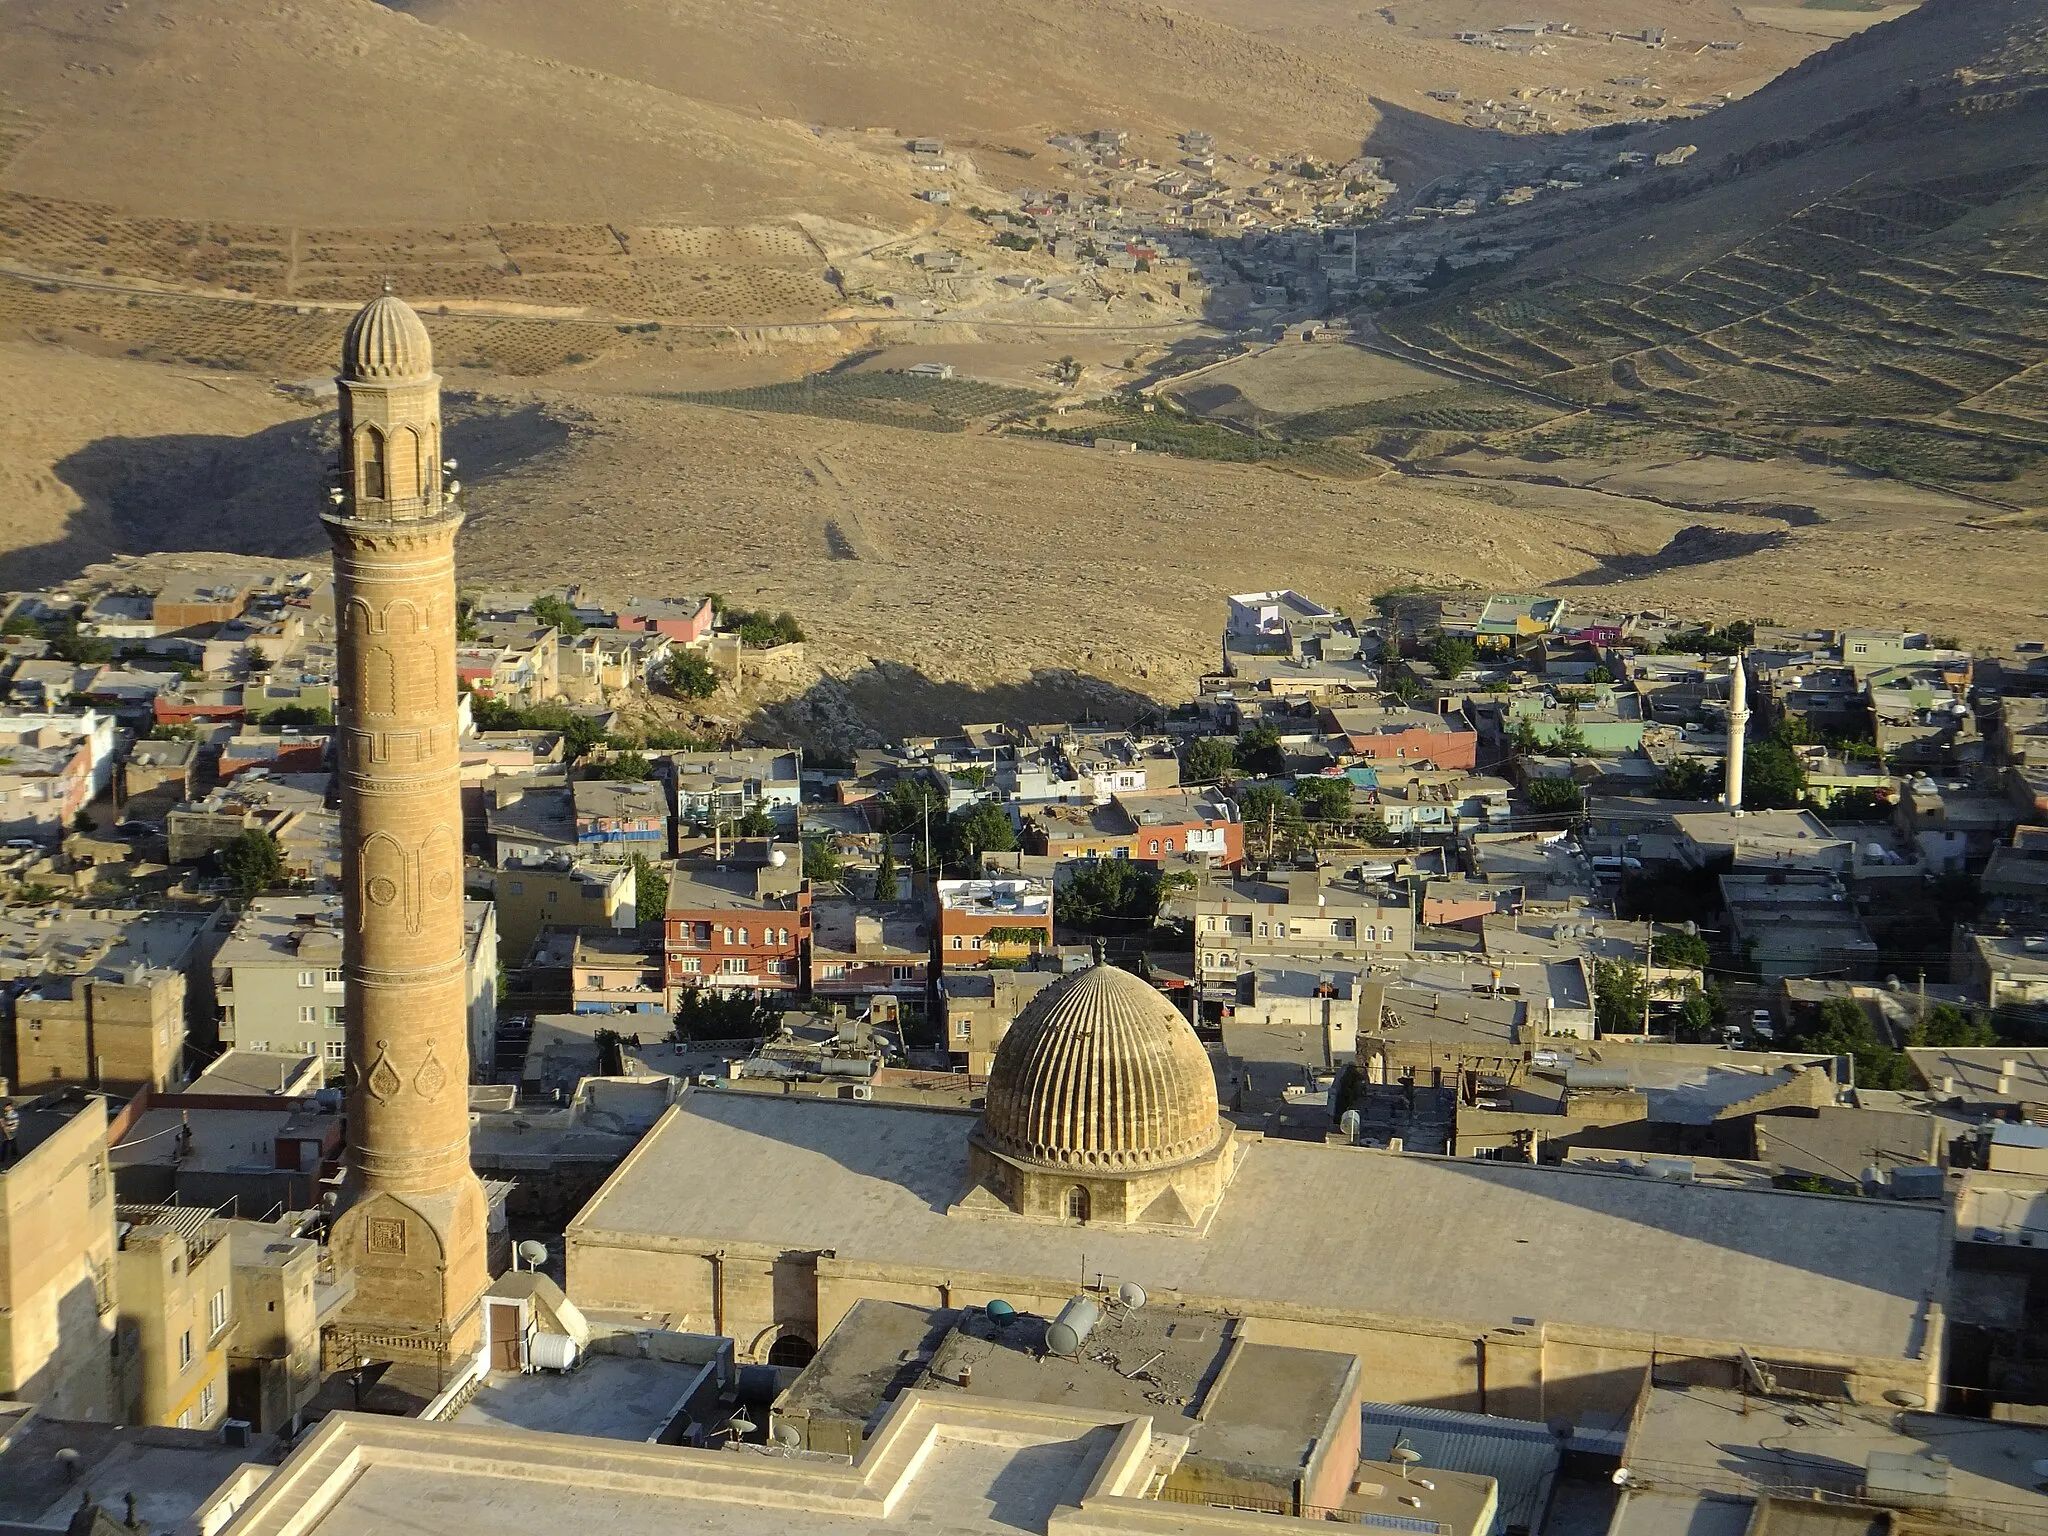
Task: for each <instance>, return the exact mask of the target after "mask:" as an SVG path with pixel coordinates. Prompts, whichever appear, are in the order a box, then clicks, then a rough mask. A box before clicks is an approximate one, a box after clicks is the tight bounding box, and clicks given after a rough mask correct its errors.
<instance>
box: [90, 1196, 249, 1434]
mask: <svg viewBox="0 0 2048 1536" xmlns="http://www.w3.org/2000/svg"><path fill="white" fill-rule="evenodd" d="M118 1215H119V1218H120V1222H121V1228H120V1243H121V1245H120V1251H119V1254H118V1260H119V1273H120V1290H119V1295H120V1302H121V1324H122V1327H123V1329H124V1330H131V1329H132V1330H133V1332H134V1335H135V1339H136V1343H137V1346H138V1353H139V1355H140V1359H141V1370H140V1382H139V1384H138V1385H139V1391H138V1394H137V1400H136V1401H135V1403H134V1404H132V1405H131V1407H130V1412H129V1414H128V1417H130V1418H132V1419H133V1420H134V1421H135V1422H137V1423H141V1424H156V1425H161V1426H164V1427H168V1428H177V1429H211V1428H213V1426H214V1425H216V1424H218V1423H219V1422H220V1421H221V1420H222V1419H224V1418H226V1417H227V1412H228V1339H229V1336H230V1335H231V1334H232V1332H233V1330H234V1321H235V1308H234V1272H233V1268H232V1265H231V1261H230V1248H229V1246H228V1241H227V1236H228V1232H227V1225H226V1223H224V1222H221V1221H219V1220H216V1219H215V1218H214V1216H213V1214H212V1213H211V1212H209V1211H207V1210H206V1209H205V1208H203V1207H199V1206H186V1205H123V1206H121V1207H119V1208H118Z"/></svg>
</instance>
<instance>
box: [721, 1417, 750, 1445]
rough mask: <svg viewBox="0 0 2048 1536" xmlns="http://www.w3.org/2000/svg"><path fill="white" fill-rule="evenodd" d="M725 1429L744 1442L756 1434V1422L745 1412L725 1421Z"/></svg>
mask: <svg viewBox="0 0 2048 1536" xmlns="http://www.w3.org/2000/svg"><path fill="white" fill-rule="evenodd" d="M725 1427H726V1428H727V1429H728V1430H730V1431H731V1432H732V1434H733V1436H734V1437H735V1438H736V1439H742V1440H744V1439H745V1438H746V1437H747V1436H748V1435H751V1434H752V1433H753V1432H754V1421H753V1420H752V1419H750V1418H748V1417H747V1416H746V1414H745V1413H743V1412H742V1413H736V1414H734V1415H733V1416H732V1417H731V1418H729V1419H727V1420H726V1421H725Z"/></svg>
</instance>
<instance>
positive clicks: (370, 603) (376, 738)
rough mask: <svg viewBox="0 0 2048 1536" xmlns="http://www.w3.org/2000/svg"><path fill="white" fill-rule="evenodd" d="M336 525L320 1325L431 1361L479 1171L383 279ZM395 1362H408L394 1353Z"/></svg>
mask: <svg viewBox="0 0 2048 1536" xmlns="http://www.w3.org/2000/svg"><path fill="white" fill-rule="evenodd" d="M336 382H337V383H338V384H339V386H340V391H341V485H340V489H339V490H338V492H336V493H334V497H333V500H334V506H333V507H332V509H331V510H330V511H329V512H328V513H327V514H326V515H325V516H324V517H323V519H322V520H323V521H324V522H325V523H326V524H327V533H328V537H329V538H330V539H332V541H333V543H334V616H335V628H336V632H337V634H338V636H339V640H340V651H341V657H340V661H341V674H340V685H339V689H338V694H339V706H340V707H339V710H338V712H337V725H338V727H339V738H340V740H339V749H340V772H341V828H342V891H343V896H342V902H343V911H344V914H345V916H346V919H347V921H346V925H345V926H346V938H345V940H344V953H343V965H344V968H345V969H344V974H345V976H346V979H347V987H348V996H347V1003H348V1139H349V1148H348V1174H347V1180H346V1183H345V1185H344V1187H343V1191H342V1196H341V1202H340V1210H339V1214H338V1215H337V1217H336V1219H335V1222H334V1226H333V1229H332V1231H331V1233H330V1235H329V1245H330V1248H331V1250H332V1252H333V1255H334V1259H335V1262H336V1264H337V1266H338V1267H340V1268H342V1269H345V1270H348V1271H351V1272H353V1274H354V1276H355V1282H356V1292H355V1298H354V1300H353V1301H352V1302H351V1303H350V1305H349V1306H348V1308H347V1309H346V1311H345V1312H344V1314H343V1317H342V1320H341V1322H340V1324H339V1325H338V1326H337V1327H336V1328H335V1329H333V1330H332V1331H331V1332H330V1335H329V1340H328V1343H329V1349H328V1355H329V1359H330V1362H332V1363H346V1362H348V1361H350V1360H352V1359H353V1358H356V1357H368V1358H371V1359H385V1360H393V1361H396V1362H398V1364H399V1365H400V1366H401V1367H406V1368H410V1367H419V1368H421V1371H422V1372H423V1373H428V1374H432V1375H434V1376H436V1377H438V1376H441V1375H445V1373H446V1371H447V1369H448V1367H449V1365H450V1363H451V1362H452V1361H454V1360H457V1359H459V1358H460V1357H461V1356H463V1355H466V1354H468V1353H470V1352H471V1351H473V1350H474V1349H475V1348H476V1347H477V1345H478V1343H479V1341H480V1338H481V1328H482V1320H481V1317H480V1315H479V1311H480V1309H479V1307H478V1305H477V1298H478V1297H479V1296H480V1295H481V1294H482V1292H483V1289H484V1287H485V1286H486V1285H487V1284H489V1274H488V1271H487V1266H486V1260H485V1242H486V1227H487V1214H486V1210H485V1203H484V1194H483V1187H482V1185H481V1184H479V1183H478V1182H477V1177H476V1175H475V1174H474V1173H472V1172H471V1171H470V1166H469V1101H468V1084H469V1046H468V1038H467V1029H466V1017H465V1014H466V1003H467V998H466V986H465V981H464V969H465V966H464V950H463V935H462V802H461V796H460V789H459V771H460V770H459V765H458V757H457V753H456V693H455V530H456V529H457V528H458V527H460V526H461V524H462V514H461V513H460V512H459V511H458V510H457V509H456V507H455V504H454V502H453V501H452V500H451V499H450V497H449V495H448V493H447V492H446V491H444V490H443V488H442V483H441V380H440V376H439V375H438V374H436V373H435V372H434V353H433V344H432V343H431V342H430V341H429V340H428V337H427V328H426V327H425V326H424V325H422V324H421V323H420V317H419V316H418V315H416V314H414V313H413V311H412V310H411V309H410V308H408V307H407V306H406V305H405V304H404V303H403V302H401V301H400V300H398V299H396V298H393V297H392V296H391V295H390V294H389V293H386V294H385V295H384V296H383V297H382V298H378V299H374V300H372V301H371V302H370V303H369V304H368V305H367V306H365V307H364V309H363V310H362V311H361V313H359V314H358V315H357V316H356V317H355V319H354V320H352V321H351V322H350V323H349V327H348V334H347V337H346V339H345V340H344V341H343V343H342V356H341V376H340V378H339V379H338V380H337V381H336ZM407 1373H408V1374H409V1375H412V1374H415V1373H414V1372H412V1371H411V1370H409V1369H408V1372H407Z"/></svg>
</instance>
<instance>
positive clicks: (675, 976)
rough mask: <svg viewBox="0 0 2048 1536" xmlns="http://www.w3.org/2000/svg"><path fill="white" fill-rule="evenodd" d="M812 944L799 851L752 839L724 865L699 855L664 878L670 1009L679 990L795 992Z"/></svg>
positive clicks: (737, 848) (807, 894) (665, 969)
mask: <svg viewBox="0 0 2048 1536" xmlns="http://www.w3.org/2000/svg"><path fill="white" fill-rule="evenodd" d="M810 943H811V885H810V882H809V881H808V880H806V879H804V873H803V852H802V850H801V849H799V848H797V847H795V846H793V845H791V844H787V843H781V844H770V843H769V842H767V841H766V840H765V839H763V840H752V839H749V840H747V841H744V842H740V843H737V844H735V845H734V847H733V850H732V852H731V853H730V854H729V855H728V856H727V857H726V858H725V859H724V860H722V861H715V860H713V859H712V858H710V857H707V856H703V855H697V856H693V857H691V858H688V859H685V860H683V861H682V862H681V863H680V864H679V865H678V866H677V868H676V871H675V873H674V874H673V875H672V876H671V877H670V879H669V887H668V907H667V910H666V911H665V912H664V913H663V932H662V952H663V972H664V980H665V981H666V983H667V989H668V1004H669V1006H670V1007H671V1008H673V1007H674V1006H675V1005H676V1003H677V1001H678V1000H679V999H680V997H681V995H682V993H683V992H685V991H688V990H690V989H692V988H697V987H708V988H710V989H711V990H713V991H718V992H746V993H759V992H797V991H801V990H802V989H803V985H804V972H805V966H806V962H807V959H808V956H809V952H810Z"/></svg>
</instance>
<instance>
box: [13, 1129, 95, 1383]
mask: <svg viewBox="0 0 2048 1536" xmlns="http://www.w3.org/2000/svg"><path fill="white" fill-rule="evenodd" d="M11 1109H12V1115H13V1118H14V1121H15V1128H14V1130H13V1132H12V1136H13V1142H14V1155H13V1156H12V1157H11V1158H10V1157H6V1156H4V1155H0V1398H14V1399H18V1400H20V1401H24V1402H32V1403H37V1404H40V1405H41V1406H42V1407H43V1409H44V1411H46V1412H47V1413H48V1414H49V1415H50V1416H51V1417H53V1418H60V1419H115V1418H118V1417H120V1408H121V1402H120V1391H119V1387H118V1384H117V1383H118V1373H119V1369H120V1365H121V1361H120V1358H119V1357H118V1356H117V1354H116V1343H117V1335H116V1331H115V1312H114V1284H115V1280H114V1193H113V1183H112V1180H111V1179H109V1177H108V1175H107V1107H106V1100H104V1099H102V1098H99V1097H97V1096H93V1097H88V1096H86V1095H84V1094H82V1093H77V1092H76V1091H74V1092H73V1093H71V1094H68V1095H54V1094H53V1095H51V1096H49V1097H48V1098H47V1099H44V1100H40V1101H36V1102H34V1103H26V1104H23V1103H16V1104H13V1105H12V1106H11ZM6 1123H7V1118H6V1115H5V1113H4V1112H0V1126H4V1125H5V1124H6Z"/></svg>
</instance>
